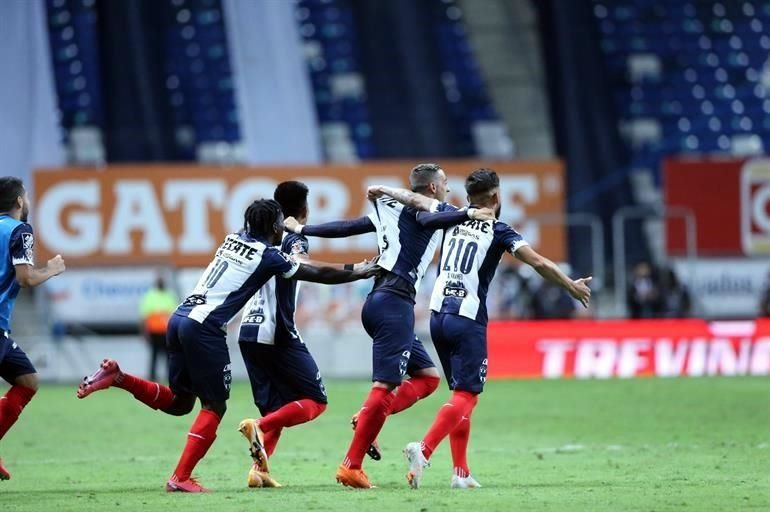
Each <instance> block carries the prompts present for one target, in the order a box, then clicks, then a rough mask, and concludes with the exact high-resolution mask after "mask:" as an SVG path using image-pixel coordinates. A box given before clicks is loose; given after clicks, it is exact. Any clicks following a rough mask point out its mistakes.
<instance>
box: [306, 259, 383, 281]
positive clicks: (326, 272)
mask: <svg viewBox="0 0 770 512" xmlns="http://www.w3.org/2000/svg"><path fill="white" fill-rule="evenodd" d="M378 268H379V267H377V266H376V265H375V264H374V263H369V264H367V265H366V266H364V267H363V268H360V269H357V270H338V269H336V268H332V267H315V266H312V265H308V264H306V263H300V265H299V268H298V269H297V271H296V272H295V273H294V275H293V276H292V278H293V279H297V280H298V281H310V282H313V283H321V284H341V283H349V282H351V281H358V280H359V279H368V278H370V277H372V276H374V275H376V274H377V272H378V271H379V270H378Z"/></svg>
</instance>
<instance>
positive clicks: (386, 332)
mask: <svg viewBox="0 0 770 512" xmlns="http://www.w3.org/2000/svg"><path fill="white" fill-rule="evenodd" d="M409 181H410V185H411V187H412V190H413V192H410V193H412V194H414V195H416V196H419V197H420V198H422V199H423V200H424V201H425V202H426V203H427V204H429V205H430V206H429V208H430V210H431V211H436V212H443V211H445V210H446V209H447V208H451V209H454V210H456V208H452V207H450V206H449V205H447V204H446V203H445V202H443V201H444V197H445V196H446V194H447V192H449V188H448V187H447V178H446V174H445V173H444V171H443V169H441V168H440V167H439V166H438V165H436V164H420V165H418V166H416V167H415V168H414V169H412V172H411V173H410V176H409ZM373 207H374V211H373V212H372V214H371V215H368V216H366V217H361V218H359V219H355V220H350V221H340V222H333V223H327V224H323V225H319V226H302V225H298V224H297V223H295V222H291V219H287V221H288V222H287V228H289V229H290V230H292V231H294V232H295V233H299V234H303V235H306V236H323V237H343V236H351V235H356V234H361V233H367V232H376V233H377V238H378V241H379V247H380V259H379V262H378V266H379V267H381V268H382V269H384V272H383V273H382V274H381V275H380V276H379V277H378V278H377V279H376V280H375V283H374V287H373V289H372V292H371V293H370V294H369V296H368V297H367V298H366V302H365V303H364V306H363V309H362V311H361V320H362V323H363V325H364V328H365V329H366V331H367V333H368V334H369V336H371V338H372V340H373V345H372V367H373V371H372V381H373V382H374V384H373V386H372V389H371V391H370V394H369V396H368V398H367V400H366V401H365V402H364V404H363V407H362V408H361V411H360V412H359V414H358V417H357V420H358V425H357V427H356V430H355V434H354V436H353V440H352V442H351V444H350V448H349V449H348V452H347V454H346V456H345V458H344V459H343V462H342V464H341V465H340V467H339V468H338V470H337V474H336V479H337V481H338V482H340V483H342V484H343V485H346V486H350V487H358V488H369V487H371V483H370V482H369V478H368V477H367V475H366V474H365V473H364V471H363V470H362V469H361V465H362V462H363V456H364V454H365V453H366V452H367V450H368V451H369V453H370V455H371V454H372V444H373V443H374V442H375V439H376V438H377V434H378V433H379V431H380V429H381V428H382V426H383V424H384V422H385V418H386V417H387V416H388V415H389V414H394V413H396V412H399V411H402V410H404V409H406V408H407V407H409V406H411V405H412V404H414V403H415V402H416V401H417V400H419V399H422V398H425V397H426V396H428V395H429V394H431V393H432V392H433V391H435V389H436V387H437V386H438V382H439V376H438V371H437V370H436V368H435V365H434V363H433V361H432V360H431V358H430V356H429V355H428V353H427V351H426V350H425V347H423V345H422V342H421V341H420V340H419V339H417V338H416V336H415V334H414V304H415V295H416V292H417V288H418V287H419V285H420V283H421V281H422V278H423V276H424V274H425V271H426V269H427V267H428V265H429V263H430V261H431V260H432V259H433V256H434V253H435V250H436V247H438V245H439V242H440V237H441V235H440V232H438V231H437V230H436V229H435V228H428V227H425V226H422V225H421V224H420V223H418V222H417V213H418V212H417V210H416V209H414V208H411V207H409V206H403V205H402V204H400V203H399V202H398V201H396V200H394V199H391V198H388V197H379V198H373ZM468 214H469V212H465V211H464V212H459V213H458V212H449V213H448V215H449V216H452V217H454V218H455V219H456V220H455V223H457V222H460V221H461V220H463V219H466V220H467V219H468ZM470 215H489V216H492V215H493V212H491V211H488V212H479V211H478V210H475V209H474V210H471V211H470ZM407 374H408V375H409V376H410V378H409V380H407V381H404V383H403V384H402V379H403V378H404V377H405V376H406V375H407ZM396 388H397V391H396V392H395V393H393V392H392V391H393V390H394V389H396Z"/></svg>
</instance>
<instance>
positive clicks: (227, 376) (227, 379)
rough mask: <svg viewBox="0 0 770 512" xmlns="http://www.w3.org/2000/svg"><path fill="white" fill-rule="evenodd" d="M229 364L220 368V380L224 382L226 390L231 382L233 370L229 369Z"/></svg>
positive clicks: (228, 389)
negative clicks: (222, 368)
mask: <svg viewBox="0 0 770 512" xmlns="http://www.w3.org/2000/svg"><path fill="white" fill-rule="evenodd" d="M230 366H231V365H229V364H228V365H227V366H225V369H224V370H222V380H223V382H224V384H225V389H226V390H227V391H230V386H231V385H232V384H233V372H232V370H231V369H230Z"/></svg>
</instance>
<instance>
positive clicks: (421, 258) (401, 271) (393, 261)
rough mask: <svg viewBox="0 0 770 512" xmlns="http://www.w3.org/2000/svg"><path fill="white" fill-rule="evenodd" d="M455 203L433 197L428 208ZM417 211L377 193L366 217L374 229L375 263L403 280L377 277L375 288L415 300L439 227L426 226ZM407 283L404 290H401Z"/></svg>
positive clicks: (437, 209) (442, 208)
mask: <svg viewBox="0 0 770 512" xmlns="http://www.w3.org/2000/svg"><path fill="white" fill-rule="evenodd" d="M456 209H457V208H455V207H454V206H452V205H450V204H447V203H440V202H439V201H437V200H435V201H434V202H433V206H432V208H431V212H434V213H435V212H443V211H447V210H456ZM417 214H418V211H417V210H415V209H414V208H411V207H409V206H404V205H403V204H401V203H399V202H398V201H396V200H395V199H392V198H390V197H380V198H378V199H377V200H376V201H374V213H372V214H371V215H369V219H370V220H371V221H372V223H373V224H374V226H375V228H376V231H377V241H378V244H379V248H380V259H379V261H378V262H377V265H378V266H380V267H382V268H384V269H385V270H388V271H389V272H390V273H391V274H395V275H396V276H398V277H400V278H401V279H403V280H405V281H406V283H398V282H397V281H398V280H393V279H389V276H388V275H386V276H385V277H381V278H378V279H377V281H376V282H375V285H374V289H375V290H380V289H389V290H391V291H394V292H396V293H400V294H404V295H406V294H408V295H409V298H410V299H412V300H414V297H415V295H416V293H417V290H419V288H420V283H421V282H422V278H423V277H424V276H425V271H426V270H427V269H428V265H430V262H431V260H433V255H434V254H435V252H436V248H437V247H438V246H439V244H440V242H441V231H440V230H435V229H429V228H426V227H424V226H422V225H421V224H420V223H419V222H418V221H417ZM404 284H407V286H406V287H407V288H408V289H407V290H404V289H403V288H404V287H405V286H404Z"/></svg>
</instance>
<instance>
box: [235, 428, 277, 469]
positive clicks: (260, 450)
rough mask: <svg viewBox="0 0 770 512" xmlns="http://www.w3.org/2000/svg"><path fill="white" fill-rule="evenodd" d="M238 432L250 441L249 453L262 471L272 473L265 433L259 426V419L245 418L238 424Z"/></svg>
mask: <svg viewBox="0 0 770 512" xmlns="http://www.w3.org/2000/svg"><path fill="white" fill-rule="evenodd" d="M238 432H240V433H241V434H243V437H245V438H246V440H247V441H248V442H249V453H250V454H251V458H252V459H253V460H254V463H255V464H256V465H257V466H258V467H259V471H261V472H262V473H270V468H268V465H267V452H266V451H265V434H264V433H263V432H262V429H260V428H259V422H258V421H257V420H252V419H245V420H243V421H241V422H240V423H239V424H238Z"/></svg>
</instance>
